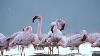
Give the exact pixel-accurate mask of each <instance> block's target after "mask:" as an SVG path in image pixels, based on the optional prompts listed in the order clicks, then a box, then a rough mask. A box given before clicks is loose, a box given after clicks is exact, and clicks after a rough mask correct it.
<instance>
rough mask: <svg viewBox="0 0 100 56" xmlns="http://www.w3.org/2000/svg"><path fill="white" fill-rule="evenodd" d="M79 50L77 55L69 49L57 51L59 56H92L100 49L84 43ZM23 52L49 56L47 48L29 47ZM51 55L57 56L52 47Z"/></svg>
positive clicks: (14, 52) (12, 54)
mask: <svg viewBox="0 0 100 56" xmlns="http://www.w3.org/2000/svg"><path fill="white" fill-rule="evenodd" d="M79 49H80V53H81V54H77V53H78V51H77V50H73V51H71V50H70V48H62V47H59V50H60V51H59V54H60V55H59V56H92V53H94V52H96V51H98V52H99V51H100V48H92V47H91V45H90V44H89V43H85V44H82V45H80V47H79ZM24 51H25V55H26V56H39V55H40V56H50V55H48V48H47V47H46V48H45V49H44V50H34V48H33V46H32V45H30V47H29V48H25V50H24ZM93 51H94V52H93ZM37 53H38V54H37ZM53 53H54V54H55V55H53V56H57V55H58V50H57V48H56V47H54V52H53ZM72 53H73V54H72ZM99 53H100V52H99ZM4 55H5V56H20V50H18V48H15V49H10V50H9V51H7V52H6V51H4Z"/></svg>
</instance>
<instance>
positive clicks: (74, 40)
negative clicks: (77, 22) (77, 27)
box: [60, 30, 87, 53]
mask: <svg viewBox="0 0 100 56" xmlns="http://www.w3.org/2000/svg"><path fill="white" fill-rule="evenodd" d="M86 39H87V32H86V31H85V30H82V32H81V33H79V34H75V35H72V36H69V37H66V36H63V38H62V40H61V41H60V45H61V46H63V47H71V50H73V48H74V47H77V49H78V53H79V45H81V44H82V43H84V42H86ZM61 42H62V43H61Z"/></svg>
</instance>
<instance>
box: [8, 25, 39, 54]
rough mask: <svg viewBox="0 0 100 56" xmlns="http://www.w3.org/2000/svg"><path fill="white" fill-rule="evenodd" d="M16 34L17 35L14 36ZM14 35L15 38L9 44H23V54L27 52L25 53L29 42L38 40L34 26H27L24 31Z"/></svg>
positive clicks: (11, 45)
mask: <svg viewBox="0 0 100 56" xmlns="http://www.w3.org/2000/svg"><path fill="white" fill-rule="evenodd" d="M14 35H15V36H14ZM14 35H12V36H14V39H13V40H12V41H11V43H10V44H9V45H10V47H14V46H16V45H21V49H22V50H21V56H22V55H23V54H24V56H25V53H23V50H24V47H25V46H26V47H28V46H29V44H31V43H32V42H35V41H36V38H37V35H35V34H33V33H32V27H31V26H27V27H25V28H24V29H23V31H21V32H17V33H15V34H14Z"/></svg>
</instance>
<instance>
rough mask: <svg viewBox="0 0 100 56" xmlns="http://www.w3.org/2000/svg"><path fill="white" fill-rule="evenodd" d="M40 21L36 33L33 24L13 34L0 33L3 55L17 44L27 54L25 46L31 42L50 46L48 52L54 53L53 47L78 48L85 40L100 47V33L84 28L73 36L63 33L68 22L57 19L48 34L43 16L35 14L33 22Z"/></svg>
mask: <svg viewBox="0 0 100 56" xmlns="http://www.w3.org/2000/svg"><path fill="white" fill-rule="evenodd" d="M35 20H37V21H38V28H37V33H34V32H33V30H32V26H26V27H24V28H23V29H22V30H21V31H18V32H15V33H13V34H12V35H11V36H8V37H7V36H4V35H3V34H2V33H0V51H1V56H3V51H4V50H8V51H10V49H12V48H16V46H20V47H19V49H20V51H21V53H20V55H21V56H25V52H24V48H26V47H28V46H29V45H30V44H32V45H33V47H34V48H35V49H41V48H42V49H44V48H45V47H48V49H49V51H48V54H53V47H57V48H58V54H59V46H61V47H63V48H67V47H71V49H72V50H73V48H74V47H77V48H78V53H79V46H80V45H81V44H83V43H85V42H89V43H91V47H100V33H88V32H87V31H86V30H82V31H81V32H79V33H78V34H74V35H71V36H66V35H64V34H63V32H62V31H63V30H64V28H65V25H66V22H65V21H64V20H63V19H57V20H55V21H53V22H52V23H51V24H50V25H51V28H50V29H51V30H49V32H48V33H47V34H44V33H42V16H34V17H33V19H32V22H33V23H35Z"/></svg>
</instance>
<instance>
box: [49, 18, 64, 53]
mask: <svg viewBox="0 0 100 56" xmlns="http://www.w3.org/2000/svg"><path fill="white" fill-rule="evenodd" d="M51 25H52V28H51V31H50V32H49V33H48V35H49V38H50V39H49V40H48V41H49V42H50V43H51V47H49V49H50V54H51V52H52V54H53V47H54V46H56V47H57V48H58V54H59V46H58V42H59V41H60V40H61V39H62V36H63V33H62V32H61V31H62V30H63V29H64V27H65V21H64V20H62V19H57V20H56V21H54V22H52V23H51Z"/></svg>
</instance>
